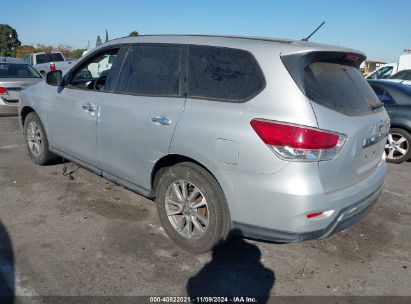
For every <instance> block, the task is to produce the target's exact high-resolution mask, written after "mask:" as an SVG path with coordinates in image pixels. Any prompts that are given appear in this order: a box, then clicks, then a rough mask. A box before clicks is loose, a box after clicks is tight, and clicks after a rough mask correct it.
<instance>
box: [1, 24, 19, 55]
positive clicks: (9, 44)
mask: <svg viewBox="0 0 411 304" xmlns="http://www.w3.org/2000/svg"><path fill="white" fill-rule="evenodd" d="M20 45H21V42H20V40H19V36H18V35H17V32H16V30H15V29H14V28H12V27H11V26H10V25H8V24H0V55H1V56H14V55H15V52H16V48H17V47H18V46H20Z"/></svg>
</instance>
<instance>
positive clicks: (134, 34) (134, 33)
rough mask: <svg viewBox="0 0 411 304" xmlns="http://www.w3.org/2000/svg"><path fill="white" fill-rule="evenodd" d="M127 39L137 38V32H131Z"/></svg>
mask: <svg viewBox="0 0 411 304" xmlns="http://www.w3.org/2000/svg"><path fill="white" fill-rule="evenodd" d="M128 36H129V37H137V36H138V32H137V31H132V32H131V33H130V34H128Z"/></svg>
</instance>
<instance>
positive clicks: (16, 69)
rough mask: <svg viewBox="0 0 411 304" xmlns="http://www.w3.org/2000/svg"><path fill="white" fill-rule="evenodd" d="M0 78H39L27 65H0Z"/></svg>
mask: <svg viewBox="0 0 411 304" xmlns="http://www.w3.org/2000/svg"><path fill="white" fill-rule="evenodd" d="M0 78H41V76H40V74H39V73H37V71H36V70H35V69H34V68H33V67H32V66H30V65H28V64H14V63H0Z"/></svg>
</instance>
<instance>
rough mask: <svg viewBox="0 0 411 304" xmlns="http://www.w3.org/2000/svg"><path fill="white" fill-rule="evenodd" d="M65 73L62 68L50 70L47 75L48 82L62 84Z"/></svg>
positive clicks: (54, 84) (56, 84) (55, 84)
mask: <svg viewBox="0 0 411 304" xmlns="http://www.w3.org/2000/svg"><path fill="white" fill-rule="evenodd" d="M62 79H63V73H62V72H61V71H60V70H56V71H50V72H48V73H47V75H46V83H47V84H49V85H52V86H61V84H62Z"/></svg>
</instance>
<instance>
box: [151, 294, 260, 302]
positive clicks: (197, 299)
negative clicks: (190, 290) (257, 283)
mask: <svg viewBox="0 0 411 304" xmlns="http://www.w3.org/2000/svg"><path fill="white" fill-rule="evenodd" d="M258 302H259V301H258V299H257V298H255V297H241V296H238V297H150V303H258Z"/></svg>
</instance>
